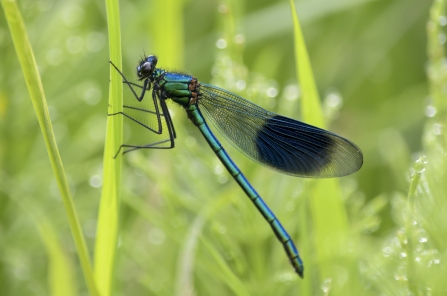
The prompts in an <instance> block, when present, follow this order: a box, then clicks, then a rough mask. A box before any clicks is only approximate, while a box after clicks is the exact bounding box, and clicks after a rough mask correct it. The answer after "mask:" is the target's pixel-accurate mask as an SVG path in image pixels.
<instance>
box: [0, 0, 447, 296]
mask: <svg viewBox="0 0 447 296" xmlns="http://www.w3.org/2000/svg"><path fill="white" fill-rule="evenodd" d="M0 3H1V7H2V13H1V15H5V17H0V65H1V66H0V242H1V243H0V287H1V291H2V292H1V294H2V295H95V294H96V293H98V294H99V295H111V294H114V295H194V294H197V295H444V294H445V292H446V290H447V282H446V281H445V280H444V277H445V275H446V274H447V270H446V269H447V268H446V267H445V266H446V265H445V262H446V261H447V240H446V239H445V238H446V237H447V195H446V194H444V192H446V191H447V159H446V148H447V137H446V135H447V134H446V130H445V126H446V123H447V95H446V93H447V92H446V85H447V84H446V83H447V67H446V63H445V61H446V57H445V50H444V48H445V42H446V34H445V27H444V26H445V25H446V24H447V17H446V16H445V9H446V7H445V6H446V1H445V0H439V1H433V3H431V1H420V0H394V1H389V0H388V1H385V0H357V1H353V0H337V1H322V0H318V1H296V2H295V6H296V12H297V14H298V16H299V24H298V23H296V22H295V23H294V20H293V18H292V16H293V15H294V14H293V10H292V9H291V6H290V4H291V3H289V1H284V0H257V1H240V0H221V1H205V0H196V1H187V0H170V1H139V2H137V1H121V2H120V3H119V4H120V6H119V9H118V7H116V6H114V5H116V4H117V3H115V2H114V1H106V3H105V2H103V1H86V0H85V1H76V2H70V1H53V0H42V1H32V0H22V1H19V3H18V10H17V7H16V6H15V4H14V2H11V1H8V0H2V1H1V2H0ZM18 11H20V14H21V15H22V18H23V22H24V27H21V26H22V20H21V19H20V17H19V16H18V15H17V12H18ZM291 11H292V12H291ZM120 19H121V24H120ZM294 24H295V25H294ZM298 25H299V27H301V31H302V34H303V35H304V36H300V32H299V31H298V30H297V26H298ZM120 31H121V33H120ZM109 34H110V35H109ZM120 34H121V36H120ZM303 37H304V40H305V41H306V47H307V53H306V51H305V48H304V47H303V44H302V43H301V42H300V39H302V38H303ZM108 42H109V43H108ZM120 44H121V48H120ZM108 45H110V46H108ZM144 51H145V52H146V54H151V53H154V54H157V56H158V57H159V63H158V66H160V67H162V68H163V67H164V68H168V69H170V70H181V71H186V72H188V73H191V74H193V75H195V76H196V77H197V78H198V79H199V80H200V81H203V82H209V83H212V84H215V85H218V86H221V87H223V88H226V89H228V90H230V91H233V92H235V93H238V94H240V95H242V96H244V97H245V98H247V99H249V100H251V101H253V102H255V103H257V104H259V105H261V106H263V107H265V108H267V109H269V110H272V111H275V112H277V113H280V114H282V115H285V116H289V117H293V118H299V119H300V118H301V119H303V120H304V121H306V122H310V123H314V124H317V125H320V126H322V125H326V127H327V128H328V129H330V130H331V131H334V132H336V133H338V134H340V135H342V136H345V137H346V138H348V139H350V140H352V141H354V142H355V143H356V144H358V145H359V146H360V147H361V148H362V150H363V153H364V157H365V163H364V166H363V168H362V169H361V170H360V171H359V172H358V173H356V174H354V175H352V176H349V177H344V178H341V179H334V180H303V179H298V178H293V177H290V176H285V175H281V174H278V173H275V172H273V171H270V170H268V169H265V168H263V167H261V166H259V165H258V164H255V163H253V162H251V161H250V160H248V159H247V158H245V157H244V156H243V155H242V154H241V153H239V152H238V151H237V150H236V149H235V148H233V147H231V145H230V144H228V143H227V142H225V141H224V140H223V137H220V135H219V134H217V136H219V137H220V138H222V143H223V145H224V146H225V148H226V149H227V150H228V152H229V153H230V155H231V156H232V157H233V159H234V161H235V162H236V163H237V164H238V165H239V167H240V168H241V169H242V171H243V172H244V173H245V174H246V176H247V178H248V179H249V180H250V181H251V183H252V185H253V186H254V187H255V188H256V189H257V190H258V192H259V193H260V194H261V195H262V197H263V198H264V199H265V200H266V202H267V203H268V204H269V206H270V207H271V208H272V210H273V211H274V212H275V213H276V214H277V215H278V217H279V218H280V220H281V221H282V223H283V224H284V226H285V227H286V228H287V230H288V231H289V233H290V234H291V235H292V237H294V238H295V241H296V242H297V245H298V248H299V250H300V252H301V254H302V258H303V260H304V263H305V278H304V280H301V279H299V278H298V276H297V275H296V274H295V273H294V272H293V269H292V268H291V267H290V266H289V264H288V262H287V260H286V257H285V255H284V252H283V250H282V246H281V245H280V244H278V243H277V241H276V239H275V238H274V237H273V234H272V232H271V230H270V228H269V226H268V225H267V224H266V223H265V221H264V220H263V219H262V217H260V215H259V213H258V212H257V211H256V210H255V208H254V207H253V205H252V204H251V202H250V201H249V200H248V199H247V198H246V196H245V195H244V193H243V192H242V191H241V190H240V188H239V187H238V186H237V185H236V183H235V182H233V180H231V179H230V177H229V175H228V174H227V173H226V172H225V171H224V168H223V166H222V165H221V164H220V163H219V161H218V160H217V158H216V157H215V156H214V154H213V152H212V151H211V149H209V147H208V146H207V145H206V143H205V141H204V139H203V138H201V136H200V134H199V132H198V131H197V130H196V129H195V127H194V126H193V125H192V124H191V123H190V122H189V121H188V119H187V118H186V116H185V114H184V112H183V111H182V110H181V109H180V108H177V107H174V105H170V107H171V111H172V114H173V117H174V118H173V120H174V123H175V128H176V131H177V135H178V139H177V141H176V149H174V150H152V151H138V152H133V153H130V154H128V155H126V156H125V157H118V158H117V159H113V158H112V156H113V154H114V152H115V151H116V150H117V147H118V146H119V144H120V143H121V140H120V139H121V137H124V139H126V137H129V136H130V134H131V133H132V132H134V131H133V130H129V128H128V126H127V125H126V124H124V133H123V134H121V126H122V122H121V118H119V116H114V117H108V116H107V113H112V112H117V110H119V108H120V104H121V103H120V100H121V98H120V96H119V95H115V94H116V93H120V92H121V89H120V88H121V84H120V83H116V82H117V81H119V77H114V76H112V77H111V76H110V74H109V68H110V67H109V64H108V61H109V60H110V59H111V60H113V61H114V63H115V64H117V65H120V64H121V59H120V57H121V52H122V54H123V55H122V65H123V66H122V68H123V71H124V73H125V74H126V75H127V76H129V77H131V76H132V75H133V74H134V73H135V69H134V67H135V65H136V63H137V62H138V60H139V57H140V56H141V55H143V54H144ZM306 55H308V57H309V60H310V65H311V67H312V69H310V68H309V65H308V64H307V62H306ZM36 65H37V68H36ZM35 69H38V71H35ZM312 71H313V73H314V78H315V82H313V81H312V79H313V78H312V74H311V73H312ZM297 73H299V75H297ZM309 73H310V74H309ZM24 78H25V79H24ZM109 78H110V79H111V81H112V83H109ZM25 81H26V83H25ZM40 81H41V82H40ZM298 82H299V86H298ZM313 83H315V86H316V88H317V89H318V92H319V95H318V93H317V92H315V91H313V90H312V89H313V87H314V86H313ZM109 94H110V100H107V97H108V96H109ZM318 97H320V98H321V100H319V99H318ZM29 98H31V99H32V100H31V101H30V99H29ZM45 98H46V99H45ZM320 103H321V104H320ZM319 105H321V108H320V107H319ZM321 110H322V111H323V112H322V113H321ZM36 114H37V120H36ZM321 114H323V115H324V119H323V117H322V115H321ZM48 115H49V117H48ZM49 118H51V121H50V120H49ZM53 130H54V133H53ZM42 131H43V134H44V137H42ZM138 135H139V134H138ZM133 136H135V134H134V135H133ZM54 137H55V139H56V141H54ZM141 137H145V134H141ZM124 141H125V140H124ZM56 142H57V146H56ZM59 154H60V156H59ZM49 156H50V158H49ZM49 159H50V161H49ZM103 172H104V173H103ZM115 243H117V248H116V249H115V248H114V245H115Z"/></svg>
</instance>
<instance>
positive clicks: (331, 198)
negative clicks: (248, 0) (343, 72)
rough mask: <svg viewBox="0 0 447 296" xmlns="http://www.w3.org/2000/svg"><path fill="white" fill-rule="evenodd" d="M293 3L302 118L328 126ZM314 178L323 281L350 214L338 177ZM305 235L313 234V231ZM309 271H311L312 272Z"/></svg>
mask: <svg viewBox="0 0 447 296" xmlns="http://www.w3.org/2000/svg"><path fill="white" fill-rule="evenodd" d="M290 7H291V10H292V19H293V28H294V39H295V63H296V72H297V76H298V84H299V85H300V86H301V90H302V98H301V109H302V118H303V121H305V122H308V123H309V124H312V125H315V126H318V127H321V128H325V123H324V118H323V112H322V110H321V104H320V99H319V96H318V91H317V87H316V84H315V80H314V76H313V72H312V67H311V64H310V59H309V55H308V53H307V49H306V45H305V42H304V37H303V34H302V32H301V27H300V24H299V20H298V15H297V13H296V9H295V4H294V2H293V0H290ZM311 182H312V185H313V186H311V190H310V194H309V198H308V199H307V202H306V203H307V204H308V206H309V207H310V210H311V217H310V218H311V220H312V222H313V223H312V225H313V227H314V233H315V237H316V242H315V249H316V255H317V259H316V262H318V263H319V264H320V270H321V273H320V280H321V282H323V281H324V279H325V278H328V277H333V276H334V270H333V269H332V266H331V263H330V262H331V258H332V257H333V256H334V255H335V254H334V253H335V251H334V250H336V249H337V247H338V246H339V244H340V240H341V237H343V234H345V233H346V232H347V230H348V218H347V214H346V210H345V208H344V205H343V202H342V199H341V192H340V186H339V183H338V181H337V180H335V179H327V180H313V181H311ZM306 213H307V212H306ZM302 219H308V217H302ZM302 224H303V225H306V224H307V223H306V222H304V221H303V223H302ZM307 232H308V229H303V230H302V233H303V234H304V235H306V233H307ZM306 236H307V237H310V235H306ZM309 249H310V248H309V246H305V247H304V248H302V253H303V257H304V258H306V257H307V258H309V253H308V250H309ZM308 266H309V265H308ZM312 266H314V264H312V265H310V268H313V267H312ZM309 274H312V272H310V273H309ZM307 288H310V287H307ZM307 288H306V289H307ZM308 291H309V290H308ZM303 292H304V291H303Z"/></svg>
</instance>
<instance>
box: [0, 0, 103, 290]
mask: <svg viewBox="0 0 447 296" xmlns="http://www.w3.org/2000/svg"><path fill="white" fill-rule="evenodd" d="M1 4H2V6H3V9H4V12H5V16H6V20H7V23H8V26H9V30H10V32H11V37H12V39H13V42H14V46H15V49H16V52H17V56H18V58H19V62H20V65H21V67H22V71H23V75H24V77H25V81H26V85H27V87H28V91H29V93H30V97H31V101H32V103H33V106H34V110H35V111H36V115H37V120H38V122H39V125H40V128H41V130H42V134H43V137H44V141H45V145H46V147H47V151H48V156H49V158H50V162H51V166H52V168H53V172H54V175H55V178H56V182H57V185H58V187H59V191H60V193H61V197H62V200H63V202H64V206H65V211H66V213H67V217H68V222H69V224H70V228H71V232H72V235H73V239H74V242H75V245H76V250H77V252H78V255H79V260H80V262H81V266H82V271H83V273H84V277H85V281H86V284H87V287H88V290H89V292H90V295H98V292H97V290H96V286H95V282H94V279H93V272H92V267H91V262H90V257H89V252H88V249H87V245H86V243H85V239H84V235H83V233H82V230H81V226H80V223H79V220H78V217H77V214H76V211H75V208H74V204H73V199H72V197H71V194H70V190H69V188H68V182H67V178H66V177H65V172H64V167H63V164H62V160H61V158H60V155H59V150H58V148H57V144H56V139H55V137H54V132H53V126H52V125H51V118H50V115H49V112H48V106H47V103H46V99H45V94H44V92H43V86H42V82H41V80H40V76H39V72H38V70H37V65H36V61H35V59H34V54H33V50H32V48H31V44H30V42H29V40H28V36H27V33H26V29H25V24H24V22H23V19H22V16H21V14H20V12H19V9H18V7H17V4H16V2H15V1H6V0H2V1H1Z"/></svg>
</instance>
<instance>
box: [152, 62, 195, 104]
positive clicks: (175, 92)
mask: <svg viewBox="0 0 447 296" xmlns="http://www.w3.org/2000/svg"><path fill="white" fill-rule="evenodd" d="M151 78H152V80H153V82H154V87H155V89H156V90H159V91H160V94H161V95H162V96H164V97H166V98H170V99H172V100H173V101H174V102H176V103H178V104H180V105H182V106H183V107H187V106H188V105H190V104H194V103H196V102H197V100H198V99H199V86H200V84H199V82H198V81H197V78H195V77H193V76H191V75H187V74H182V73H175V72H167V71H165V70H162V69H155V70H154V72H153V74H152V77H151Z"/></svg>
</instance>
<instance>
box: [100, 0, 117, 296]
mask: <svg viewBox="0 0 447 296" xmlns="http://www.w3.org/2000/svg"><path fill="white" fill-rule="evenodd" d="M106 8H107V20H108V30H109V46H110V48H109V50H110V59H111V61H113V63H114V64H115V65H116V66H117V67H118V68H120V69H121V68H122V67H121V65H122V62H121V32H120V17H119V3H118V1H116V0H107V1H106ZM110 79H111V84H110V88H109V90H110V91H109V110H108V111H109V113H117V112H120V111H122V105H123V96H122V94H123V87H122V82H121V77H120V76H119V74H118V73H117V71H115V70H114V69H112V70H111V76H110ZM122 130H123V119H122V116H109V117H108V118H107V132H106V143H105V150H104V171H103V187H102V196H101V203H100V207H99V217H98V225H97V232H96V245H95V279H96V281H97V285H98V289H99V291H100V292H101V295H111V294H112V288H113V282H114V280H113V279H114V269H115V258H116V247H117V240H118V233H119V209H120V207H119V206H120V194H121V170H122V157H121V155H118V157H117V158H116V159H114V158H113V157H114V155H115V154H116V152H117V151H118V148H119V146H120V145H121V144H122V138H123V136H122Z"/></svg>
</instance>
